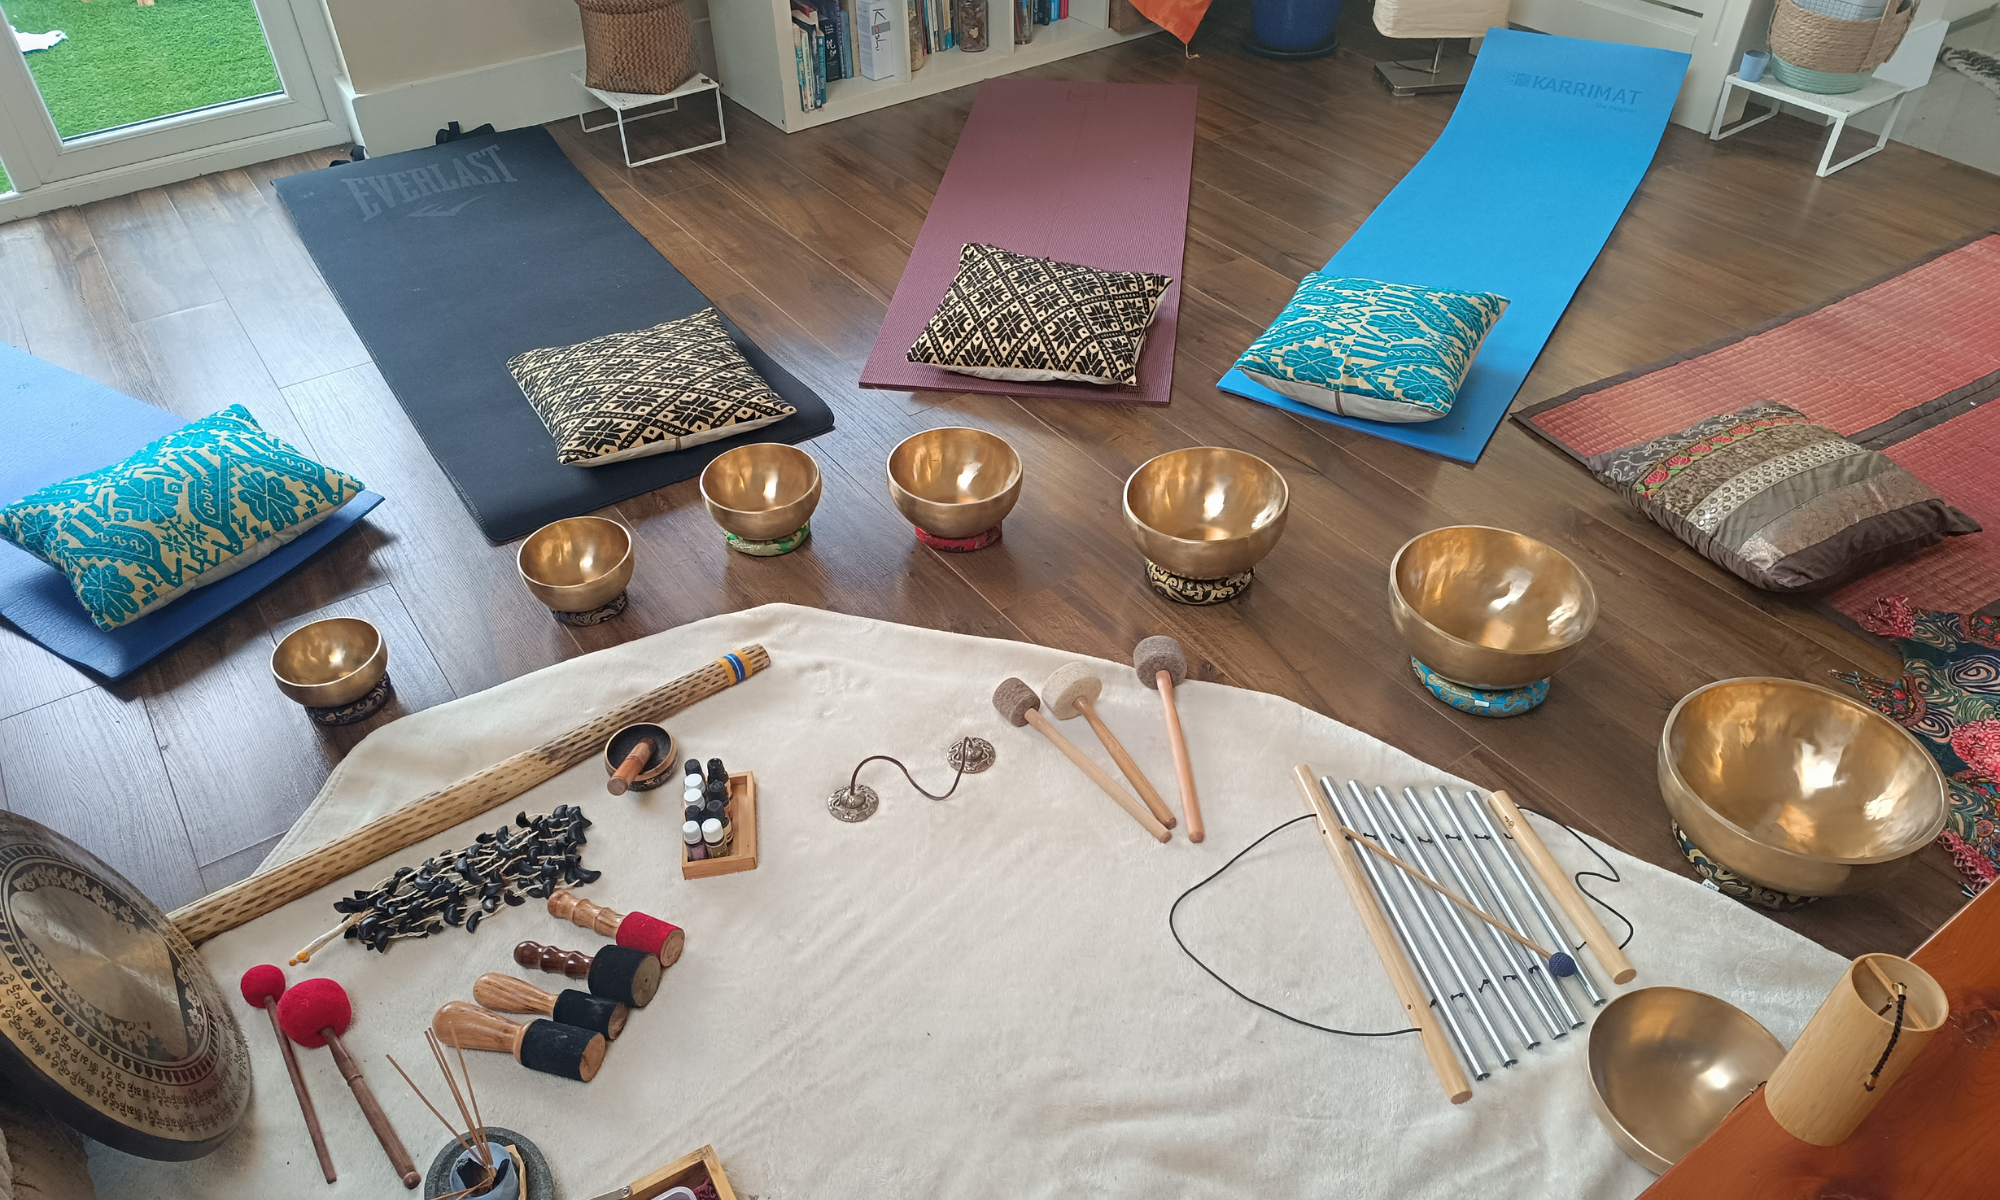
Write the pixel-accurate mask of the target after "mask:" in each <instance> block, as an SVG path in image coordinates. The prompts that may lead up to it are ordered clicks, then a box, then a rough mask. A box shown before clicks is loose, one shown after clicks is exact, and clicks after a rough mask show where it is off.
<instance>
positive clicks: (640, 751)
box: [604, 738, 653, 796]
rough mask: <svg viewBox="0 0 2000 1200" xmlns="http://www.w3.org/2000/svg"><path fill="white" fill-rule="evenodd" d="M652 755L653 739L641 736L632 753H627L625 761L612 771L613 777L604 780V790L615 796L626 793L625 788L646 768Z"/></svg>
mask: <svg viewBox="0 0 2000 1200" xmlns="http://www.w3.org/2000/svg"><path fill="white" fill-rule="evenodd" d="M652 757H653V739H651V738H640V739H639V744H638V745H636V746H634V747H632V753H630V754H627V755H626V756H625V761H624V762H622V763H619V764H618V769H617V770H616V771H614V772H613V773H612V775H611V778H609V779H607V780H605V781H604V790H605V791H607V792H610V793H611V794H612V795H614V796H622V795H624V794H625V789H626V788H628V787H631V786H632V781H633V780H634V779H637V778H638V777H639V772H641V771H643V770H645V769H646V763H647V762H648V761H649V760H651V759H652Z"/></svg>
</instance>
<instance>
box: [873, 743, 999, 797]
mask: <svg viewBox="0 0 2000 1200" xmlns="http://www.w3.org/2000/svg"><path fill="white" fill-rule="evenodd" d="M971 757H972V739H971V738H969V737H965V738H960V739H959V741H958V774H956V775H954V776H952V779H951V786H950V787H948V788H946V789H945V790H944V795H942V796H939V795H936V794H934V793H932V792H927V791H924V785H923V784H921V783H918V782H917V779H916V776H914V775H912V774H910V768H908V767H906V766H904V765H903V760H902V759H900V758H894V757H891V756H890V755H887V754H871V755H869V756H868V757H867V758H864V759H862V760H861V761H860V762H858V763H856V764H854V774H852V775H850V776H848V779H847V794H848V795H850V796H851V795H853V794H854V785H855V784H857V783H859V782H861V768H863V767H865V766H867V765H868V764H869V763H872V762H888V763H895V764H896V769H897V770H898V771H901V772H902V773H903V778H905V779H907V780H909V781H910V786H911V787H913V788H915V789H917V791H919V792H921V793H922V794H923V795H925V796H926V797H928V798H930V799H932V800H949V799H951V794H952V793H953V792H955V791H957V790H958V783H959V780H961V779H964V778H965V763H966V760H967V759H969V758H971Z"/></svg>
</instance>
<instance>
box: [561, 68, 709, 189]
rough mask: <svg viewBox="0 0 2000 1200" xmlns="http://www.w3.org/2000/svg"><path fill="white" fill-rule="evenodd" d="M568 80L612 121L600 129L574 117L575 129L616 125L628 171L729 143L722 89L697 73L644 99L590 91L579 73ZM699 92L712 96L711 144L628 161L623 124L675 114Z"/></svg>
mask: <svg viewBox="0 0 2000 1200" xmlns="http://www.w3.org/2000/svg"><path fill="white" fill-rule="evenodd" d="M570 78H571V79H574V80H576V85H577V86H578V87H580V88H582V89H583V90H584V91H586V92H589V93H590V94H591V95H593V96H595V97H597V99H598V100H599V101H600V102H601V103H602V104H603V105H604V106H605V107H606V108H609V109H610V110H611V112H612V116H613V118H614V119H613V120H610V121H606V122H604V124H602V125H585V124H584V118H583V114H582V113H578V114H577V116H576V123H577V126H578V127H579V128H581V129H582V130H583V131H584V132H585V133H596V132H597V131H599V130H600V129H609V128H611V127H612V126H613V125H617V126H618V147H619V149H621V150H623V151H624V152H625V165H626V166H628V167H643V166H645V165H646V164H647V163H656V162H659V161H660V160H661V159H663V158H678V157H679V156H681V155H683V154H693V153H694V152H695V151H697V150H707V149H709V148H710V147H713V146H720V145H722V144H723V143H724V142H727V141H728V140H729V131H728V130H727V129H725V128H724V127H723V124H722V85H721V84H719V83H717V82H716V81H715V80H713V79H710V78H709V77H708V76H706V75H703V74H700V73H699V72H697V73H696V74H695V75H694V76H692V77H691V78H689V80H688V81H687V82H686V83H684V84H682V85H680V86H679V87H677V88H675V89H674V90H673V91H671V92H668V93H667V94H666V95H664V96H646V95H641V94H640V93H638V92H608V91H605V90H604V89H603V88H594V87H591V86H590V85H589V84H587V83H585V82H584V81H583V75H582V74H581V73H580V72H573V73H572V74H571V75H570ZM703 92H714V93H715V133H716V137H715V140H714V141H712V142H703V143H702V144H701V145H699V146H689V147H688V148H687V149H685V150H672V151H669V152H667V153H665V154H655V155H654V156H653V157H651V158H642V159H640V160H639V161H638V162H633V161H632V146H631V143H629V142H627V141H626V140H625V123H626V121H628V120H630V121H643V120H645V119H646V118H648V117H657V116H660V115H661V114H662V113H670V112H679V111H680V109H681V101H682V100H683V99H685V98H687V97H689V96H698V95H700V94H701V93H703ZM659 104H664V105H668V106H669V107H666V108H653V111H652V112H649V113H640V114H639V115H638V116H636V117H627V116H626V115H625V114H626V113H629V112H632V111H634V110H637V109H641V108H652V107H653V106H654V105H659Z"/></svg>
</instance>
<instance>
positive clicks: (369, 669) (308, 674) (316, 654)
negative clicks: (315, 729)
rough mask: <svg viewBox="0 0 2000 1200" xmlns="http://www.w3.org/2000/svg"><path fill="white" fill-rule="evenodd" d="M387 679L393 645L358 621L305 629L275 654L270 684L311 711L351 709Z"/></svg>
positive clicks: (336, 619) (318, 623)
mask: <svg viewBox="0 0 2000 1200" xmlns="http://www.w3.org/2000/svg"><path fill="white" fill-rule="evenodd" d="M388 673H389V645H388V643H386V642H384V641H383V640H382V634H381V633H380V632H379V631H378V630H377V629H376V628H375V627H374V626H373V625H370V624H369V623H368V622H366V621H364V620H362V619H361V618H359V617H329V618H327V619H326V620H324V621H314V622H312V623H310V624H307V625H301V626H299V627H298V628H297V629H294V630H293V631H292V632H291V633H289V634H287V635H286V636H285V640H284V641H282V642H279V643H278V648H277V649H276V650H273V651H271V678H272V679H273V680H275V681H276V682H277V684H278V690H279V691H281V692H283V693H284V694H285V695H287V696H289V697H290V698H292V699H293V700H296V701H297V702H299V703H300V704H303V705H305V706H306V707H307V708H338V707H339V706H341V705H343V704H352V703H354V702H355V701H356V700H359V699H361V697H363V696H366V695H367V694H368V693H369V692H370V691H371V690H372V689H373V688H374V687H375V685H376V684H378V683H380V682H382V676H384V675H386V674H388Z"/></svg>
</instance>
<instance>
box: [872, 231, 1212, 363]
mask: <svg viewBox="0 0 2000 1200" xmlns="http://www.w3.org/2000/svg"><path fill="white" fill-rule="evenodd" d="M1172 284H1173V280H1171V279H1169V278H1167V277H1166V276H1165V275H1150V274H1146V273H1145V272H1141V271H1100V270H1098V269H1097V268H1095V267H1086V266H1082V265H1079V264H1077V263H1065V262H1055V261H1053V260H1050V259H1046V258H1029V257H1028V256H1026V255H1023V254H1015V253H1013V252H1012V251H1008V250H1002V249H1001V248H1000V247H998V246H982V245H978V244H973V245H968V246H966V247H965V248H964V249H962V250H960V251H959V253H958V274H957V276H955V277H954V278H953V279H952V281H951V287H950V288H948V289H947V290H946V291H945V294H944V300H943V302H942V303H940V304H939V305H938V310H937V312H936V313H935V314H933V315H932V317H931V319H930V323H929V324H927V325H925V326H924V330H923V332H922V333H920V334H918V335H917V342H916V344H915V345H914V346H911V347H910V353H909V360H910V361H911V362H915V363H925V364H928V365H930V366H933V367H941V368H943V369H944V370H947V371H957V372H959V373H960V374H964V375H977V376H979V377H980V378H982V379H1015V380H1034V381H1048V380H1063V381H1067V382H1074V383H1102V384H1124V385H1125V386H1127V387H1134V386H1137V385H1138V382H1139V349H1140V347H1142V346H1143V345H1145V342H1146V327H1147V326H1148V325H1151V324H1152V323H1153V314H1154V313H1155V312H1156V311H1157V310H1158V309H1159V307H1160V297H1161V296H1164V295H1165V294H1166V291H1167V288H1168V287H1170V286H1171V285H1172Z"/></svg>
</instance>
